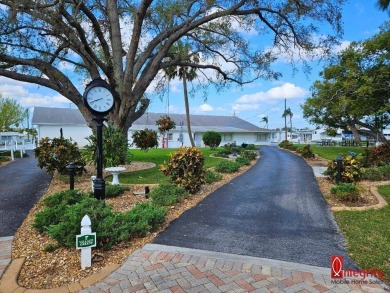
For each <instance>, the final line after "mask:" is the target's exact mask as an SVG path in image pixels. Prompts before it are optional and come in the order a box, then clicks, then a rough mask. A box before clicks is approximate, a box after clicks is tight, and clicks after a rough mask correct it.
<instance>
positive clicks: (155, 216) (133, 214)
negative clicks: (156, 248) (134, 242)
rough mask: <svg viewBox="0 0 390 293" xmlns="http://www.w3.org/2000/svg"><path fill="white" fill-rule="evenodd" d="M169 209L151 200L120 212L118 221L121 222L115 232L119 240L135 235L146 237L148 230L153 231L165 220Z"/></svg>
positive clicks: (128, 238)
mask: <svg viewBox="0 0 390 293" xmlns="http://www.w3.org/2000/svg"><path fill="white" fill-rule="evenodd" d="M166 214H167V211H166V209H165V208H163V207H158V206H156V205H154V204H152V203H150V202H144V203H137V204H136V205H135V207H134V208H133V209H132V210H131V211H128V212H125V213H123V214H119V215H118V217H117V219H116V222H117V223H120V225H119V227H118V228H117V229H116V231H115V234H116V238H117V239H118V241H124V240H130V239H132V238H134V237H144V236H146V234H147V232H153V231H155V230H156V229H157V228H158V227H160V226H161V224H162V223H163V222H164V220H165V216H166Z"/></svg>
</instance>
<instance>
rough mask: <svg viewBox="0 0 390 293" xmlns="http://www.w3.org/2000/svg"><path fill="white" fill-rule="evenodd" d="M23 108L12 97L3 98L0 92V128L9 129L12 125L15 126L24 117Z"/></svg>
mask: <svg viewBox="0 0 390 293" xmlns="http://www.w3.org/2000/svg"><path fill="white" fill-rule="evenodd" d="M25 113H26V111H25V109H24V108H23V107H22V106H21V105H19V104H18V102H17V101H15V100H12V99H7V98H3V97H2V96H1V94H0V130H9V129H10V127H11V126H12V125H15V126H16V127H18V126H19V124H20V123H22V122H23V120H24V118H25Z"/></svg>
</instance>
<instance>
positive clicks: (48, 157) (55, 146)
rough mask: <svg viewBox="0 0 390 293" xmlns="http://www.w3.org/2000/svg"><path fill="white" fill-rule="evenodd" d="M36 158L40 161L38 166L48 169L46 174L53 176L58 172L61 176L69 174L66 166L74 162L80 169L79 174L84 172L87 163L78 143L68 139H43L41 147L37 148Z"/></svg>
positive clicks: (40, 143)
mask: <svg viewBox="0 0 390 293" xmlns="http://www.w3.org/2000/svg"><path fill="white" fill-rule="evenodd" d="M35 156H36V157H37V159H38V166H39V167H40V168H41V169H42V168H44V167H46V172H47V173H49V174H53V173H54V171H56V170H57V171H58V172H59V173H60V174H67V173H68V172H67V170H66V166H67V165H68V164H69V163H70V162H74V163H75V164H76V165H77V166H78V167H79V168H78V169H77V170H76V171H77V172H76V173H77V174H81V173H82V172H83V171H84V167H85V161H84V159H83V158H82V156H81V154H80V150H79V148H78V146H77V143H76V142H72V141H71V140H69V139H66V138H53V139H52V140H51V139H50V138H48V137H45V138H42V139H41V140H40V142H39V147H37V148H35Z"/></svg>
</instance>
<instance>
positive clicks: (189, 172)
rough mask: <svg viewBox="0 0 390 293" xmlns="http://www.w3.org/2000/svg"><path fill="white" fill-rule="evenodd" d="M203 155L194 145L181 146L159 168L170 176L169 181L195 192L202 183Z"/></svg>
mask: <svg viewBox="0 0 390 293" xmlns="http://www.w3.org/2000/svg"><path fill="white" fill-rule="evenodd" d="M204 160H205V159H204V155H203V154H202V152H200V151H199V150H198V149H197V148H196V147H182V148H180V149H179V150H177V151H176V152H174V153H173V154H172V155H171V158H170V160H169V162H168V164H167V165H162V166H161V167H160V170H162V171H163V172H164V174H165V175H169V176H171V181H172V182H173V183H175V184H177V185H181V186H183V187H184V188H185V189H186V190H188V191H189V192H190V193H195V192H197V191H198V190H199V189H200V186H201V185H202V184H203V183H204V170H203V166H204Z"/></svg>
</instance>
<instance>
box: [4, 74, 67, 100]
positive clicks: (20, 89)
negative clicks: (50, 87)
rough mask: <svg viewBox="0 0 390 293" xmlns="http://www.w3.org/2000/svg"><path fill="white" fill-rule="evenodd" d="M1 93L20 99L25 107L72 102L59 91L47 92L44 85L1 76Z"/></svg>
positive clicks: (6, 96) (5, 96)
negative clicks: (40, 85)
mask: <svg viewBox="0 0 390 293" xmlns="http://www.w3.org/2000/svg"><path fill="white" fill-rule="evenodd" d="M0 93H1V94H2V96H3V97H4V98H10V99H14V100H16V101H18V102H19V103H20V104H21V105H22V106H23V107H32V106H50V107H56V106H58V107H61V106H68V105H69V104H70V103H71V102H70V101H69V100H68V99H67V98H65V97H63V96H62V95H60V94H58V93H55V92H54V93H53V94H52V95H50V94H47V92H46V89H45V88H44V87H39V86H37V85H33V84H29V83H25V82H20V81H16V80H12V79H8V78H4V77H0Z"/></svg>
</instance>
